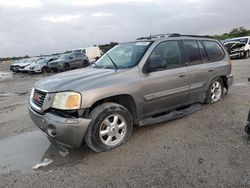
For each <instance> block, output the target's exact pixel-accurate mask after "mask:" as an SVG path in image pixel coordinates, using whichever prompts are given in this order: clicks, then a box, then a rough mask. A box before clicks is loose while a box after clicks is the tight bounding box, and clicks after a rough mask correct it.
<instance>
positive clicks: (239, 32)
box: [230, 26, 250, 37]
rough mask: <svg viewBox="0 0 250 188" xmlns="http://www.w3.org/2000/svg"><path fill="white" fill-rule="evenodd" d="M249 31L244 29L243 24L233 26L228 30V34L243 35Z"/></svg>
mask: <svg viewBox="0 0 250 188" xmlns="http://www.w3.org/2000/svg"><path fill="white" fill-rule="evenodd" d="M249 33H250V32H249V30H247V29H245V28H244V27H243V26H241V27H236V28H233V29H232V30H231V32H230V34H231V35H233V36H234V37H243V36H246V35H249Z"/></svg>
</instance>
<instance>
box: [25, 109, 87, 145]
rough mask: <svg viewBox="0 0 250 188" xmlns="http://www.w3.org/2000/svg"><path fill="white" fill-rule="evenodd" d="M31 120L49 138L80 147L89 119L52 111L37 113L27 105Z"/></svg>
mask: <svg viewBox="0 0 250 188" xmlns="http://www.w3.org/2000/svg"><path fill="white" fill-rule="evenodd" d="M29 114H30V117H31V119H32V121H33V122H34V123H35V124H36V125H37V127H38V128H39V129H41V130H42V131H43V132H45V133H46V134H47V135H48V137H49V139H52V140H55V141H56V142H58V143H60V144H62V145H65V146H70V147H80V146H81V144H82V141H83V138H84V136H85V133H86V131H87V128H88V126H89V124H90V122H91V120H90V119H83V118H64V117H60V116H58V115H55V114H52V113H45V114H44V115H43V114H39V113H37V112H36V111H34V110H33V109H32V108H31V107H29Z"/></svg>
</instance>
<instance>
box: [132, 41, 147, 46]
mask: <svg viewBox="0 0 250 188" xmlns="http://www.w3.org/2000/svg"><path fill="white" fill-rule="evenodd" d="M149 43H150V42H137V43H135V45H136V46H147V45H149Z"/></svg>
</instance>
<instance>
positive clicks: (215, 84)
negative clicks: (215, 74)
mask: <svg viewBox="0 0 250 188" xmlns="http://www.w3.org/2000/svg"><path fill="white" fill-rule="evenodd" d="M223 94H224V85H223V81H222V79H220V78H218V79H215V80H213V81H212V82H211V84H210V86H209V88H208V91H207V94H206V103H207V104H213V103H216V102H218V101H220V100H221V99H222V97H223Z"/></svg>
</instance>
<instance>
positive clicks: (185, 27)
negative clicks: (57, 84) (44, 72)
mask: <svg viewBox="0 0 250 188" xmlns="http://www.w3.org/2000/svg"><path fill="white" fill-rule="evenodd" d="M249 9H250V1H249V0H237V1H235V0H0V57H11V56H24V55H30V56H32V55H40V54H51V53H58V52H64V51H67V50H71V49H76V48H80V47H86V46H93V45H98V44H105V43H110V42H111V41H113V42H126V41H133V40H135V39H136V38H138V37H141V36H149V35H150V34H159V33H181V34H202V35H203V34H222V33H225V32H230V30H231V29H232V28H235V27H240V26H244V27H245V28H248V29H250V14H249Z"/></svg>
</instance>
